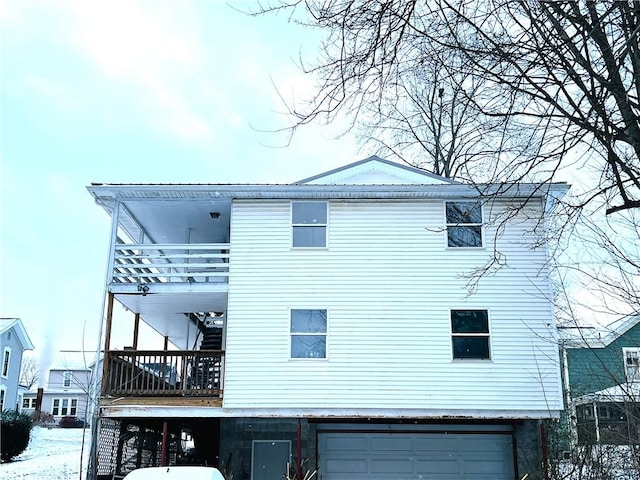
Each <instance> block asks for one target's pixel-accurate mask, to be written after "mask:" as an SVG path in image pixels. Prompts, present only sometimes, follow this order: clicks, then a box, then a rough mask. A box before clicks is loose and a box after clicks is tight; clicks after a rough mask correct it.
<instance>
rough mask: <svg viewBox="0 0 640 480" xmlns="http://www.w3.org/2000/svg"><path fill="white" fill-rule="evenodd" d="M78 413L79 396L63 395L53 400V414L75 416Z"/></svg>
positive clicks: (56, 415) (55, 415)
mask: <svg viewBox="0 0 640 480" xmlns="http://www.w3.org/2000/svg"><path fill="white" fill-rule="evenodd" d="M56 403H57V405H56ZM65 403H66V405H65ZM64 410H66V411H64ZM77 414H78V399H77V398H75V397H74V398H70V397H61V398H54V399H52V400H51V415H53V416H54V417H75V416H77Z"/></svg>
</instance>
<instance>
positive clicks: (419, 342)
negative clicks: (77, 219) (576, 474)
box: [88, 157, 568, 480]
mask: <svg viewBox="0 0 640 480" xmlns="http://www.w3.org/2000/svg"><path fill="white" fill-rule="evenodd" d="M485 187H486V189H485ZM567 189H568V187H567V185H565V184H549V185H547V184H521V185H501V186H481V187H480V189H477V188H475V187H473V186H470V185H465V184H461V183H458V182H454V181H451V180H449V179H445V178H442V177H438V176H435V175H432V174H429V173H426V172H424V171H422V170H418V169H415V168H411V167H407V166H403V165H399V164H396V163H393V162H389V161H386V160H382V159H379V158H377V157H371V158H369V159H366V160H363V161H360V162H356V163H354V164H351V165H348V166H346V167H343V168H339V169H336V170H333V171H331V172H327V173H324V174H321V175H317V176H315V177H312V178H308V179H305V180H302V181H299V182H296V183H294V184H285V185H246V184H239V185H228V184H207V185H202V184H198V185H108V184H93V185H91V186H90V187H88V190H89V192H90V193H91V194H92V195H93V196H94V198H95V200H96V201H97V203H98V204H99V205H101V206H102V207H103V208H104V209H105V210H106V211H107V212H108V213H109V215H110V216H111V218H112V233H111V240H112V247H111V252H110V255H109V269H110V270H109V272H110V273H109V276H108V283H107V285H106V294H107V295H106V298H107V303H106V306H105V312H106V321H105V328H104V333H105V338H106V341H105V352H104V354H105V357H104V358H105V364H106V368H105V369H104V371H105V375H104V377H103V379H102V390H101V394H100V408H99V411H100V418H99V422H100V429H99V433H96V435H99V438H97V442H96V441H95V440H96V439H94V450H93V451H94V454H93V456H92V459H91V460H92V468H95V469H96V471H97V474H98V478H105V479H106V478H112V476H113V475H116V476H121V475H123V474H124V473H126V472H128V471H130V470H131V469H134V468H137V467H140V466H148V465H159V464H164V463H167V464H172V463H177V462H187V461H190V462H198V463H202V464H208V465H218V466H220V467H221V468H222V469H223V470H225V471H232V472H233V473H234V477H233V478H238V479H249V478H251V479H252V480H279V479H281V478H282V476H283V473H284V470H285V468H286V464H287V462H293V464H294V465H296V464H298V462H300V461H301V460H302V459H307V463H306V464H305V465H307V466H309V467H310V468H312V469H313V468H317V469H318V478H322V479H323V480H334V479H343V478H350V479H365V478H366V479H373V480H375V479H383V478H384V479H387V478H423V479H435V478H437V479H441V478H445V477H446V478H448V479H450V480H456V479H468V478H474V479H491V480H503V479H509V480H512V479H513V478H515V477H516V476H517V478H523V477H524V476H525V475H527V474H528V478H529V479H534V478H539V476H537V475H538V474H539V472H540V468H541V463H540V461H541V457H542V447H541V445H542V442H541V438H540V426H539V422H540V420H541V419H545V418H550V417H554V418H557V417H559V415H560V411H561V410H562V385H561V378H560V367H559V365H560V363H559V357H558V348H557V337H556V333H557V332H556V325H555V318H554V309H553V304H552V301H551V299H552V292H551V287H550V281H549V274H548V271H547V265H548V253H547V250H546V248H545V247H544V246H541V241H540V240H541V239H542V238H543V237H544V233H545V232H544V228H543V225H544V218H543V217H544V214H545V212H547V211H548V210H549V209H550V208H552V207H553V204H554V198H557V197H561V196H562V195H563V194H564V193H565V192H566V191H567ZM482 191H486V192H487V195H483V194H482V193H479V192H482ZM499 191H501V192H502V193H501V194H500V195H498V196H496V197H491V196H489V194H490V193H491V192H494V193H495V192H499ZM523 204H524V206H522V205H523ZM519 207H522V208H519ZM494 254H496V255H498V257H499V258H498V260H499V261H498V263H495V262H492V260H493V259H494ZM485 267H487V274H486V275H484V276H482V277H481V278H474V277H473V275H472V274H473V272H476V271H480V270H482V269H483V268H485ZM500 267H501V268H500ZM115 302H118V303H120V304H121V305H123V306H124V307H125V308H126V309H127V310H128V311H129V312H131V313H130V315H131V316H130V332H128V333H129V335H131V338H132V345H131V346H129V347H127V348H124V349H122V350H118V349H115V348H112V346H111V340H110V339H111V336H112V328H115V326H114V322H113V321H112V319H113V311H114V303H115ZM142 322H144V323H146V324H148V325H149V326H150V327H152V328H153V329H154V330H155V331H157V332H158V333H159V334H160V335H161V337H160V338H159V340H158V343H157V347H156V348H157V349H156V350H144V349H141V348H139V346H138V345H139V343H140V342H139V340H142V339H140V338H139V335H138V333H137V332H138V331H139V329H140V328H142V326H143V325H142ZM144 340H145V341H147V340H148V339H147V338H144ZM184 439H192V440H193V443H194V450H193V451H192V452H190V455H184V454H183V452H182V449H183V447H182V441H181V440H184Z"/></svg>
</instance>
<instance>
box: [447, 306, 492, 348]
mask: <svg viewBox="0 0 640 480" xmlns="http://www.w3.org/2000/svg"><path fill="white" fill-rule="evenodd" d="M451 337H452V338H451V341H452V346H453V358H454V359H456V360H458V359H459V360H488V359H489V358H490V351H489V314H488V312H487V311H486V310H451Z"/></svg>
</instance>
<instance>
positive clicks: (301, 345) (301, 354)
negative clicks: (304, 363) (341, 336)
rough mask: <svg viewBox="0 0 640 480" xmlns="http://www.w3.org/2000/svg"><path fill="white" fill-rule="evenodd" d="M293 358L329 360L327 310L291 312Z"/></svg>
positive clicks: (298, 310)
mask: <svg viewBox="0 0 640 480" xmlns="http://www.w3.org/2000/svg"><path fill="white" fill-rule="evenodd" d="M291 358H327V311H326V310H301V309H295V310H293V309H292V310H291Z"/></svg>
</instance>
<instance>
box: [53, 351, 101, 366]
mask: <svg viewBox="0 0 640 480" xmlns="http://www.w3.org/2000/svg"><path fill="white" fill-rule="evenodd" d="M95 356H96V353H95V352H94V351H86V352H82V351H61V352H59V353H58V354H57V355H56V358H55V359H54V360H53V361H52V362H51V364H50V365H49V370H90V369H91V367H92V366H93V363H94V361H95Z"/></svg>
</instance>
